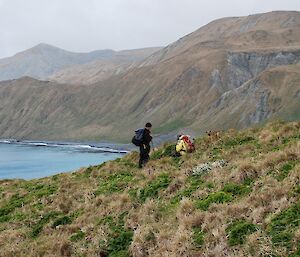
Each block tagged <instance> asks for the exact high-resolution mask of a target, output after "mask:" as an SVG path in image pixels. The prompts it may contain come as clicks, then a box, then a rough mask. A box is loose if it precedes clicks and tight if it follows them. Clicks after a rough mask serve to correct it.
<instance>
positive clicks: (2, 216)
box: [0, 194, 28, 222]
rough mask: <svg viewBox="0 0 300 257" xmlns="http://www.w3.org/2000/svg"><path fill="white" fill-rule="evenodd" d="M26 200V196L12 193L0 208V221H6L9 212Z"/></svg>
mask: <svg viewBox="0 0 300 257" xmlns="http://www.w3.org/2000/svg"><path fill="white" fill-rule="evenodd" d="M27 202H28V199H27V197H25V196H20V195H19V194H15V195H13V196H12V197H11V198H10V200H9V201H8V202H7V203H5V204H4V205H3V207H1V208H0V222H7V221H9V220H10V219H11V216H10V214H11V213H12V212H13V211H14V210H15V209H17V208H20V207H22V206H23V205H25V204H26V203H27Z"/></svg>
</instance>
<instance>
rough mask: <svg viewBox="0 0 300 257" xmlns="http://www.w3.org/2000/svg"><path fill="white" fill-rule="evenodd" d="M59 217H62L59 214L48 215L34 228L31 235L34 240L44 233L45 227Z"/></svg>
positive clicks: (51, 213) (50, 213)
mask: <svg viewBox="0 0 300 257" xmlns="http://www.w3.org/2000/svg"><path fill="white" fill-rule="evenodd" d="M58 215H60V213H59V212H55V211H53V212H49V213H47V214H46V215H44V216H43V217H42V218H41V219H40V220H39V221H38V222H37V223H36V224H35V225H33V226H32V231H31V233H30V236H31V237H32V238H36V237H38V235H39V234H40V233H41V232H42V230H43V228H44V226H45V225H46V224H47V223H48V222H49V221H50V220H51V219H54V218H56V217H57V216H58Z"/></svg>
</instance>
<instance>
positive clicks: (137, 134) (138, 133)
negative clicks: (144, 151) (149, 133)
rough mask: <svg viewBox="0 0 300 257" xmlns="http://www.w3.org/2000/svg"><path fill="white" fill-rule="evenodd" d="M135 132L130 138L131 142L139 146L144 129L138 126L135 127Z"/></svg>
mask: <svg viewBox="0 0 300 257" xmlns="http://www.w3.org/2000/svg"><path fill="white" fill-rule="evenodd" d="M134 132H135V135H134V137H133V138H132V140H131V142H132V143H133V144H134V145H136V146H141V145H142V143H143V135H144V129H143V128H140V129H137V130H136V131H134Z"/></svg>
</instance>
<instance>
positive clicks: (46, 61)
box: [0, 43, 160, 83]
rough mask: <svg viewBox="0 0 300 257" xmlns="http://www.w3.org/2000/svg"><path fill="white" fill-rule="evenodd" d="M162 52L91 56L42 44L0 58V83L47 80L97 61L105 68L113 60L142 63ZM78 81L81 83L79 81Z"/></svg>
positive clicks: (147, 50) (110, 52)
mask: <svg viewBox="0 0 300 257" xmlns="http://www.w3.org/2000/svg"><path fill="white" fill-rule="evenodd" d="M159 49H160V48H145V49H137V50H126V51H119V52H118V51H113V50H97V51H93V52H89V53H73V52H69V51H66V50H63V49H60V48H58V47H54V46H51V45H48V44H44V43H42V44H39V45H37V46H34V47H32V48H30V49H28V50H25V51H23V52H20V53H17V54H16V55H14V56H12V57H8V58H4V59H0V81H3V80H10V79H18V78H21V77H24V76H29V77H33V78H36V79H47V78H48V77H49V76H54V74H56V73H58V72H60V71H61V70H64V69H66V68H67V67H70V66H74V65H79V66H80V65H83V64H87V63H91V62H95V61H102V63H103V65H106V61H107V62H108V64H111V63H112V61H114V63H115V65H121V64H123V63H127V64H132V63H134V62H136V61H141V60H142V59H144V58H146V57H148V56H149V55H151V54H152V53H154V52H155V51H156V50H159ZM98 66H99V65H98ZM95 68H96V67H95ZM98 68H99V67H98ZM55 76H58V78H57V79H59V78H60V76H61V75H60V76H59V75H55ZM60 82H61V81H60ZM73 82H74V81H73ZM75 82H77V83H78V81H75ZM79 82H81V81H79Z"/></svg>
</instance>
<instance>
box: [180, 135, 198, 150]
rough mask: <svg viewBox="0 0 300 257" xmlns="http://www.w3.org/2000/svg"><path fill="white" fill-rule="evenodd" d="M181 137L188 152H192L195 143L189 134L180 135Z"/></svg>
mask: <svg viewBox="0 0 300 257" xmlns="http://www.w3.org/2000/svg"><path fill="white" fill-rule="evenodd" d="M181 139H182V140H183V141H184V142H185V143H186V144H187V146H188V147H187V151H188V152H189V153H192V152H194V151H195V145H194V143H193V142H192V140H191V138H190V136H187V135H183V136H181Z"/></svg>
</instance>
